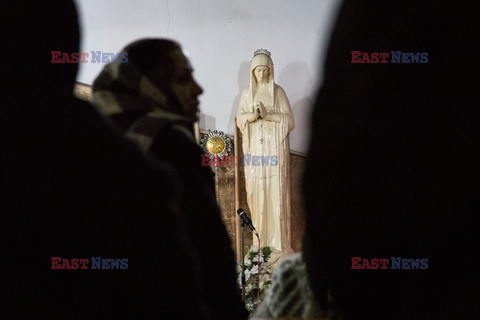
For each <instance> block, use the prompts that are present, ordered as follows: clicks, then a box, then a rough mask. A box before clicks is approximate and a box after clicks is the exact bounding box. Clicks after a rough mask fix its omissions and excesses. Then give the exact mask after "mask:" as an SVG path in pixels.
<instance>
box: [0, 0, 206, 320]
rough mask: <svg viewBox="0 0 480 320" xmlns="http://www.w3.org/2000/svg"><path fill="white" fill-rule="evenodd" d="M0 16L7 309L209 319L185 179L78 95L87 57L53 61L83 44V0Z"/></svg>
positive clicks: (42, 314) (23, 6)
mask: <svg viewBox="0 0 480 320" xmlns="http://www.w3.org/2000/svg"><path fill="white" fill-rule="evenodd" d="M1 21H2V25H3V26H4V28H5V29H4V30H5V31H7V30H8V31H7V32H4V33H2V39H3V40H4V41H2V45H3V49H2V59H1V65H2V74H1V77H2V99H3V102H2V106H1V108H0V115H1V116H0V119H1V121H2V126H1V127H2V131H1V132H2V138H1V140H0V141H1V149H2V161H1V178H0V181H1V182H0V185H1V192H0V194H1V195H0V196H1V198H2V199H1V202H0V212H1V216H2V222H1V226H2V229H1V235H2V242H1V244H2V248H3V250H2V252H3V255H2V275H1V277H2V285H1V288H2V290H1V291H2V294H1V296H2V298H1V299H0V301H1V302H0V303H1V307H0V310H1V311H0V314H1V317H2V318H5V319H14V318H31V319H40V318H41V319H43V318H47V317H48V318H59V319H72V318H82V319H86V318H90V319H102V318H108V319H114V318H117V319H118V318H128V319H136V318H153V317H156V318H160V319H197V318H200V319H208V318H210V317H209V314H211V313H210V310H209V309H208V306H207V305H206V303H204V297H205V296H206V295H207V294H208V292H206V290H205V289H204V287H203V286H204V283H203V280H202V278H201V277H200V276H199V272H198V270H199V269H198V261H197V260H196V259H197V258H198V254H196V253H195V251H194V249H193V247H192V246H191V244H190V240H189V238H188V234H187V233H186V232H185V229H184V227H183V222H184V220H185V219H184V217H183V213H182V212H181V211H180V210H178V200H179V192H181V189H179V187H178V186H177V185H178V183H177V181H176V180H177V179H176V178H173V176H172V175H170V173H168V171H167V170H166V169H165V168H166V167H165V166H164V165H163V164H162V163H161V162H159V161H156V160H155V161H154V160H153V158H152V160H151V161H149V162H147V160H146V158H145V157H144V156H143V155H142V153H141V152H140V151H138V149H137V148H136V146H134V145H133V144H131V143H130V142H127V141H126V140H125V139H124V138H123V137H121V136H117V135H116V134H115V133H114V132H113V131H112V130H111V129H110V128H109V127H108V126H106V125H105V124H104V119H103V118H102V117H101V116H100V115H98V113H97V112H96V111H95V110H94V109H93V107H92V106H90V105H88V104H86V103H84V102H81V101H79V100H77V99H74V98H73V97H72V90H73V85H74V80H75V76H76V71H77V67H78V64H76V63H72V64H64V63H60V64H52V63H51V62H50V61H51V60H52V56H51V51H57V50H60V51H62V52H65V53H68V54H69V55H71V54H72V53H73V52H78V41H79V28H78V23H77V15H76V11H75V7H74V5H73V2H72V1H67V0H61V1H60V0H58V1H50V2H48V4H43V3H38V2H30V1H27V2H21V3H12V4H11V5H9V6H7V7H5V8H3V9H2V11H1ZM52 257H61V258H64V259H68V262H64V261H61V262H59V263H58V265H57V263H53V260H52ZM92 257H94V258H96V257H100V258H103V259H108V258H112V259H128V262H127V265H126V266H127V268H125V264H123V269H113V270H112V269H109V270H104V269H103V268H104V265H103V263H102V265H101V268H102V269H101V270H98V269H97V270H93V269H92V267H93V259H92ZM73 258H77V259H82V258H83V259H88V260H89V262H88V264H86V266H87V267H88V269H81V268H79V267H80V266H79V265H78V263H79V261H78V260H77V261H76V262H77V264H75V263H74V261H73V260H71V259H73ZM212 260H213V259H212ZM55 266H62V267H66V268H67V269H52V268H54V267H55ZM75 266H76V268H75ZM72 267H73V268H74V269H68V268H72ZM77 268H79V269H77Z"/></svg>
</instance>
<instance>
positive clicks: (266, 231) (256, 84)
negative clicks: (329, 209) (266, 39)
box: [236, 49, 294, 255]
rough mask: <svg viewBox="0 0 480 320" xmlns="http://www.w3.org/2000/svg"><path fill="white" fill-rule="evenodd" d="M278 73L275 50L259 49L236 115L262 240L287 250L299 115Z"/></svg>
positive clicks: (249, 196) (251, 202)
mask: <svg viewBox="0 0 480 320" xmlns="http://www.w3.org/2000/svg"><path fill="white" fill-rule="evenodd" d="M273 76H274V72H273V61H272V59H271V57H270V52H269V51H267V50H265V49H259V50H257V51H255V53H254V57H253V58H252V60H251V64H250V85H249V86H248V87H247V88H245V90H244V91H243V92H242V95H241V98H240V105H239V107H238V114H237V120H236V121H237V126H238V127H239V129H240V131H241V133H242V137H243V146H242V147H243V153H244V156H243V158H242V163H243V165H244V168H245V181H246V190H247V202H248V206H249V208H250V212H251V215H252V221H253V224H254V226H255V228H256V229H257V231H258V233H259V236H260V246H262V247H264V246H269V247H270V248H271V249H272V251H273V252H275V251H276V252H278V253H279V254H280V255H282V254H287V253H291V252H293V250H292V248H291V243H290V242H291V231H290V182H289V156H290V148H289V139H288V134H289V133H290V131H291V130H292V129H293V128H294V120H293V114H292V109H291V107H290V103H289V101H288V98H287V95H286V94H285V91H284V90H283V89H282V88H281V87H280V86H278V85H277V84H275V83H274V81H273ZM256 243H257V242H256V241H255V239H254V242H253V244H256Z"/></svg>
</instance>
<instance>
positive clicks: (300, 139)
mask: <svg viewBox="0 0 480 320" xmlns="http://www.w3.org/2000/svg"><path fill="white" fill-rule="evenodd" d="M277 74H279V76H278V78H277V81H275V83H277V84H279V85H280V86H281V87H282V88H283V89H284V90H285V92H286V94H287V97H288V100H289V101H290V105H291V107H292V112H293V117H294V119H295V129H293V131H292V132H291V133H290V149H291V150H294V151H301V152H304V153H306V150H307V146H308V139H309V136H310V135H309V132H310V115H311V111H312V108H313V101H314V98H315V97H310V96H309V93H310V92H313V90H311V87H312V86H313V85H314V81H313V79H312V76H311V74H310V70H309V68H308V66H307V64H306V63H305V62H302V61H294V62H291V63H289V64H287V66H286V67H285V68H283V69H282V71H281V73H277Z"/></svg>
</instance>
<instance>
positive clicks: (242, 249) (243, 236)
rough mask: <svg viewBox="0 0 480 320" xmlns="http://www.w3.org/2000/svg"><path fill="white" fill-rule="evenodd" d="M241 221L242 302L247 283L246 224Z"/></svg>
mask: <svg viewBox="0 0 480 320" xmlns="http://www.w3.org/2000/svg"><path fill="white" fill-rule="evenodd" d="M240 220H241V223H240V226H241V230H242V232H241V233H242V237H241V238H240V239H241V242H240V257H241V258H242V275H241V277H242V301H245V284H246V281H245V252H244V251H245V245H244V242H245V230H244V229H245V222H244V221H243V219H240Z"/></svg>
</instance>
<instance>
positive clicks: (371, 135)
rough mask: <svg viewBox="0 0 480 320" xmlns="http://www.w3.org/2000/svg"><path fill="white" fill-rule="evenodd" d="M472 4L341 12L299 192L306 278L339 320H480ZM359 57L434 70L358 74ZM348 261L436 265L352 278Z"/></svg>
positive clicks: (371, 68)
mask: <svg viewBox="0 0 480 320" xmlns="http://www.w3.org/2000/svg"><path fill="white" fill-rule="evenodd" d="M471 3H472V2H471V1H469V2H467V3H465V2H462V3H453V2H445V1H440V2H439V1H435V2H423V1H422V2H415V1H395V2H394V3H393V2H389V3H388V4H387V3H380V2H374V1H362V2H356V1H346V2H345V3H344V5H343V8H342V9H341V11H340V15H339V18H338V21H337V24H336V26H335V29H334V31H333V35H332V38H331V43H330V47H329V51H328V57H327V60H326V65H325V68H326V69H325V72H326V76H325V81H324V84H323V86H322V88H321V91H320V94H319V97H318V100H317V104H316V107H315V111H314V116H313V134H312V143H311V147H310V154H309V158H308V165H307V169H306V175H305V184H304V186H305V193H306V210H307V221H306V234H305V258H306V263H307V270H308V274H309V277H310V279H311V280H312V287H313V289H314V292H315V295H316V296H317V300H318V301H319V304H320V305H321V306H326V307H327V308H329V310H335V311H337V312H339V313H340V314H342V315H343V316H344V319H474V318H476V317H477V316H478V314H479V313H478V298H479V295H478V293H479V289H478V288H479V279H480V276H479V256H478V254H477V251H478V250H477V248H476V247H477V245H476V242H475V241H474V239H475V238H476V234H478V219H477V218H475V216H477V215H478V212H479V210H478V209H479V199H480V198H479V197H478V190H480V188H479V180H478V166H479V163H480V161H479V158H478V154H479V152H478V151H479V150H478V147H479V145H480V144H479V142H480V141H479V137H480V132H479V119H480V117H479V107H478V95H477V94H474V92H475V91H474V88H475V87H477V88H478V80H477V79H478V74H479V71H480V68H479V63H478V61H479V60H478V54H477V52H475V51H474V50H473V48H478V38H469V37H467V34H469V32H470V31H471V30H478V23H477V21H478V13H479V12H478V11H479V7H478V4H475V6H473V5H472V6H468V5H467V4H471ZM351 51H362V52H367V53H369V54H371V53H373V52H389V53H390V52H391V51H402V52H413V53H417V52H419V53H422V52H428V63H423V64H422V63H410V64H404V63H400V64H399V63H397V64H394V63H387V64H382V63H377V64H352V63H351V62H350V61H351V59H352V55H351ZM388 60H389V62H390V60H391V59H390V58H389V59H388ZM352 257H362V258H368V259H372V258H387V259H389V260H391V257H402V258H414V259H422V258H427V259H428V269H424V270H417V269H416V270H392V269H391V268H389V269H388V270H380V269H379V270H352V269H351V266H352V261H351V258H352ZM389 266H390V267H391V263H390V264H389Z"/></svg>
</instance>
